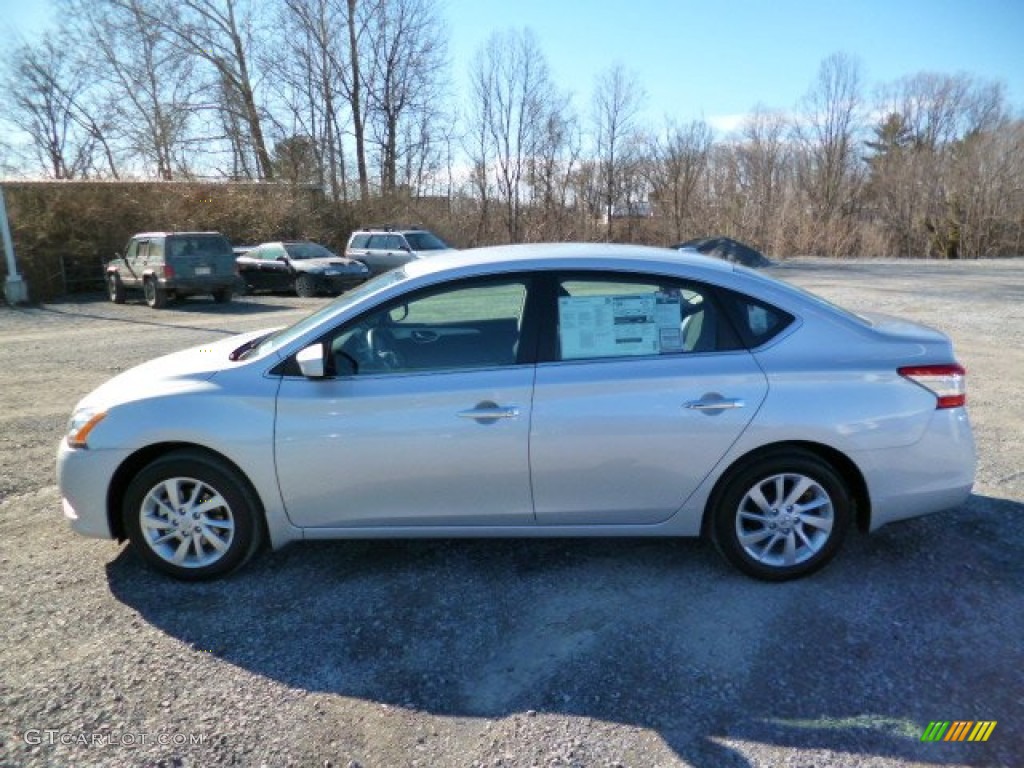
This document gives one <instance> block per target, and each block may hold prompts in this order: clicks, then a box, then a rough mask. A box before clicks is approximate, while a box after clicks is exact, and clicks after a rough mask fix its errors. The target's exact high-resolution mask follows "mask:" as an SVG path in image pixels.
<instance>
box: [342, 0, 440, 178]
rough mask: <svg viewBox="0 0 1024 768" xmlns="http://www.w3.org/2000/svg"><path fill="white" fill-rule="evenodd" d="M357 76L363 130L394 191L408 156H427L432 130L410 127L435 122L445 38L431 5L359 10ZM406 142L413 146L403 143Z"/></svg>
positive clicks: (396, 1)
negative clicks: (364, 112) (364, 107)
mask: <svg viewBox="0 0 1024 768" xmlns="http://www.w3.org/2000/svg"><path fill="white" fill-rule="evenodd" d="M362 27H363V31H362V34H363V40H362V45H361V47H360V52H359V57H356V58H357V59H361V62H362V63H360V65H359V73H360V76H361V91H360V92H361V93H362V94H364V95H365V96H366V102H367V126H368V129H369V133H370V136H371V137H372V141H373V143H374V144H375V146H376V149H377V155H378V161H379V163H378V165H379V170H380V179H381V188H382V191H383V192H384V193H385V194H392V193H394V192H396V191H397V189H398V181H399V169H400V168H401V167H402V166H403V164H404V165H405V166H406V167H414V166H415V165H416V161H412V162H410V158H409V157H408V156H407V155H409V154H421V153H429V152H430V151H431V149H432V147H431V141H432V137H433V130H412V129H411V126H415V125H417V124H419V125H422V124H424V122H426V123H428V124H431V123H434V122H435V121H437V120H439V119H440V117H441V114H442V112H443V110H442V96H443V87H442V82H443V80H442V78H443V76H444V74H445V68H446V66H447V58H446V56H447V54H446V45H445V38H444V35H443V32H442V26H441V21H440V18H439V16H438V14H437V10H436V7H435V4H434V0H374V2H367V3H366V4H365V5H364V6H363V16H362ZM403 136H404V137H406V139H408V140H409V141H410V142H411V143H405V142H403V141H402V137H403Z"/></svg>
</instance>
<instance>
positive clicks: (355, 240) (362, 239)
mask: <svg viewBox="0 0 1024 768" xmlns="http://www.w3.org/2000/svg"><path fill="white" fill-rule="evenodd" d="M369 242H370V236H369V235H352V239H351V240H349V243H348V247H349V248H365V247H366V245H367V243H369Z"/></svg>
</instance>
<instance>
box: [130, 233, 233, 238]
mask: <svg viewBox="0 0 1024 768" xmlns="http://www.w3.org/2000/svg"><path fill="white" fill-rule="evenodd" d="M172 235H182V236H186V237H192V236H195V235H216V236H218V237H224V235H223V233H221V232H138V233H136V234H134V235H132V237H133V238H136V237H171V236H172Z"/></svg>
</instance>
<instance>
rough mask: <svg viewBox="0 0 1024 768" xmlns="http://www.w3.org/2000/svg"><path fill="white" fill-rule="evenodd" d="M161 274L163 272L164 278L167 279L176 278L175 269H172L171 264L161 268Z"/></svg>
mask: <svg viewBox="0 0 1024 768" xmlns="http://www.w3.org/2000/svg"><path fill="white" fill-rule="evenodd" d="M161 272H163V276H164V277H166V278H171V277H174V267H172V266H171V265H170V264H164V265H163V266H162V267H161Z"/></svg>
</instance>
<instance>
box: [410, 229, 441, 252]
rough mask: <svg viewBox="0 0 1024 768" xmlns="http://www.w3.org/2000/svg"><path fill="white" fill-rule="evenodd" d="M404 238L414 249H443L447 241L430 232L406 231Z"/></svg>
mask: <svg viewBox="0 0 1024 768" xmlns="http://www.w3.org/2000/svg"><path fill="white" fill-rule="evenodd" d="M405 239H406V240H407V241H408V242H409V247H410V248H412V249H413V250H414V251H444V250H447V249H448V243H446V242H445V241H444V240H442V239H441V238H440V237H438V236H437V235H434V234H431V233H430V232H406V233H405Z"/></svg>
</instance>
